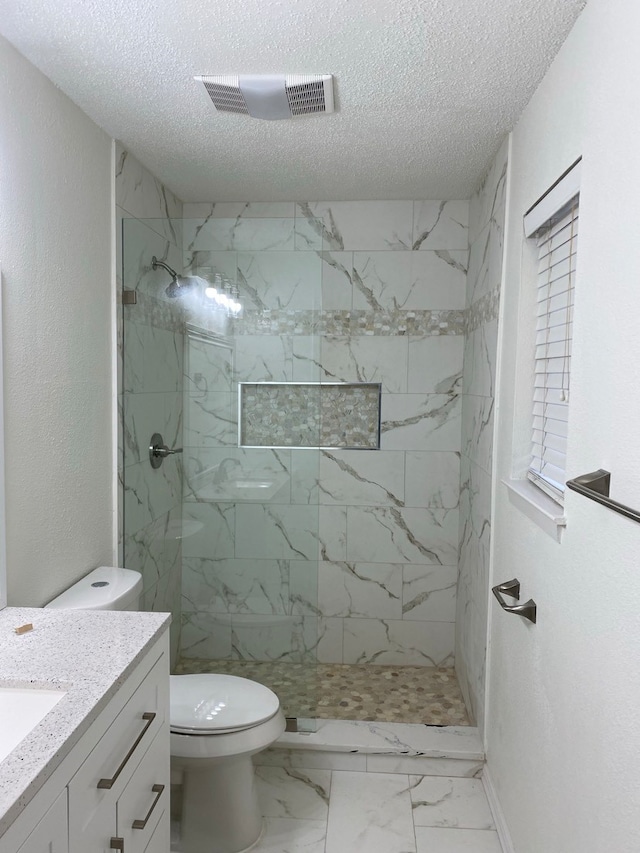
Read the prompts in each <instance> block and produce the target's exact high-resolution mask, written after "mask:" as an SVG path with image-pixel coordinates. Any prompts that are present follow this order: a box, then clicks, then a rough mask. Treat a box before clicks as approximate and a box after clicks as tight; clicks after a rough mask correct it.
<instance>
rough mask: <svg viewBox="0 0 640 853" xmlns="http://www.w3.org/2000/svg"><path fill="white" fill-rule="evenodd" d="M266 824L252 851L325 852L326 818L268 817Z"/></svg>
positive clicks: (254, 852) (265, 852) (263, 852)
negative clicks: (292, 818) (295, 818)
mask: <svg viewBox="0 0 640 853" xmlns="http://www.w3.org/2000/svg"><path fill="white" fill-rule="evenodd" d="M264 824H265V826H264V835H263V836H262V838H261V840H260V841H259V842H258V844H256V846H255V847H252V848H251V851H252V853H325V847H324V845H325V837H326V831H327V823H326V821H324V820H291V819H289V818H279V817H268V818H266V819H265V822H264Z"/></svg>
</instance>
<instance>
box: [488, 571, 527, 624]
mask: <svg viewBox="0 0 640 853" xmlns="http://www.w3.org/2000/svg"><path fill="white" fill-rule="evenodd" d="M491 592H493V594H494V595H495V597H496V598H497V599H498V601H499V603H500V607H502V609H503V610H505V611H506V612H507V613H515V614H516V615H517V616H523V617H524V618H525V619H528V620H529V622H533V623H534V624H535V621H536V615H537V614H536V611H537V605H536V603H535V601H534V600H533V599H532V598H530V599H529V601H525V602H524V604H507V602H506V601H505V600H504V598H503V595H509V596H511V597H512V598H515V599H516V600H517V599H518V598H520V581H519V580H518V579H517V578H514V579H513V580H511V581H505V582H504V583H499V584H498V585H497V586H494V587H492V588H491Z"/></svg>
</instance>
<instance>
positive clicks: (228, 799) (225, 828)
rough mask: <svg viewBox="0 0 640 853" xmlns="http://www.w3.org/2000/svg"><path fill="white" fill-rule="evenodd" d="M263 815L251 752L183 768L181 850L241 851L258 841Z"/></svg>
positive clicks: (208, 852) (205, 852) (195, 852)
mask: <svg viewBox="0 0 640 853" xmlns="http://www.w3.org/2000/svg"><path fill="white" fill-rule="evenodd" d="M261 835H262V814H261V811H260V806H259V804H258V795H257V791H256V783H255V773H254V769H253V762H252V761H251V756H250V755H242V756H239V757H238V758H236V759H234V760H227V761H225V762H224V763H222V764H209V765H208V766H207V767H206V768H204V769H200V768H196V767H193V766H190V767H189V768H188V769H185V772H184V779H183V799H182V844H183V850H184V853H244V851H247V850H250V849H251V847H253V846H254V844H256V842H257V841H259V840H260V837H261Z"/></svg>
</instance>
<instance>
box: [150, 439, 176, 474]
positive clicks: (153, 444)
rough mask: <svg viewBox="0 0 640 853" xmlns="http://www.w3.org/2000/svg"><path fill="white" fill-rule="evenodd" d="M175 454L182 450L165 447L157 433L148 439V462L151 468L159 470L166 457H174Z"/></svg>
mask: <svg viewBox="0 0 640 853" xmlns="http://www.w3.org/2000/svg"><path fill="white" fill-rule="evenodd" d="M176 453H182V448H181V447H174V448H170V447H167V445H166V444H165V443H164V439H163V437H162V435H161V434H160V433H159V432H154V434H153V435H152V436H151V438H150V439H149V462H151V467H152V468H159V467H160V466H161V465H162V460H163V459H166V458H167V456H174V455H175V454H176Z"/></svg>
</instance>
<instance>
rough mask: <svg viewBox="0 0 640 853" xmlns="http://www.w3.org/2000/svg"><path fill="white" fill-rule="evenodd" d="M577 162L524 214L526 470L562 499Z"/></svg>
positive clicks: (574, 262)
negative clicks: (528, 386) (528, 265)
mask: <svg viewBox="0 0 640 853" xmlns="http://www.w3.org/2000/svg"><path fill="white" fill-rule="evenodd" d="M579 178H580V164H579V162H578V163H577V164H574V166H572V168H571V169H570V170H569V171H568V172H566V173H565V174H564V175H563V176H562V177H561V178H560V179H559V180H558V181H557V182H556V183H555V184H554V185H553V187H551V189H550V190H549V191H548V192H547V193H545V195H544V196H543V197H542V198H541V199H540V200H539V201H538V202H536V204H535V205H534V206H533V207H532V208H531V209H530V210H529V211H528V212H527V214H526V215H525V220H524V222H525V234H526V235H527V237H530V238H531V239H533V240H535V243H536V245H537V249H538V273H537V282H536V290H537V298H536V318H535V321H536V341H535V367H534V388H533V401H532V402H533V409H532V451H531V462H530V465H529V470H528V473H527V476H528V479H529V480H531V481H532V482H534V483H535V484H536V485H537V486H538V487H539V488H541V489H542V490H543V491H544V492H546V494H548V495H549V496H550V497H552V498H553V499H554V500H555V501H557V502H558V503H562V500H563V497H564V489H565V479H566V476H565V468H566V464H565V463H566V453H567V424H568V419H569V395H570V378H571V341H572V336H573V303H574V291H575V275H576V257H577V248H578V222H579V217H578V210H579V208H578V200H579Z"/></svg>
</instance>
